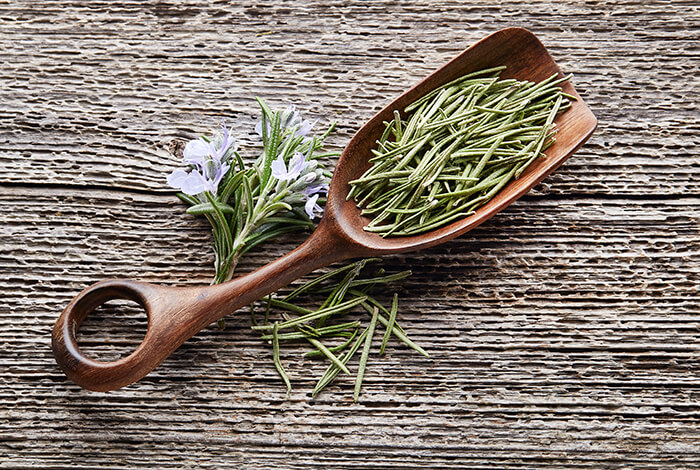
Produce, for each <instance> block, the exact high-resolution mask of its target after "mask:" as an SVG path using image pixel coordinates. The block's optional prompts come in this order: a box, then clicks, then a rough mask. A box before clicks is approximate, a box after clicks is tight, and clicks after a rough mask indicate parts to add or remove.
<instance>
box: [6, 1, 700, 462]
mask: <svg viewBox="0 0 700 470" xmlns="http://www.w3.org/2000/svg"><path fill="white" fill-rule="evenodd" d="M506 26H525V27H528V28H530V29H531V30H533V31H534V32H535V33H536V34H537V35H538V36H539V37H540V38H541V39H542V40H543V41H544V42H545V45H546V46H547V47H548V48H549V49H550V50H551V51H552V54H553V55H554V57H555V59H556V60H557V61H558V62H559V63H560V64H561V65H562V67H563V68H564V69H565V70H567V71H572V72H574V74H575V84H576V86H577V88H578V89H580V90H581V91H582V92H583V94H584V97H585V98H586V100H587V102H588V103H589V104H590V106H591V107H592V108H593V109H594V111H595V113H596V115H597V116H598V118H599V120H600V127H599V130H598V131H597V133H596V135H595V136H594V138H593V139H592V140H591V141H590V143H589V144H587V145H586V146H585V147H584V148H583V149H581V151H579V152H578V153H577V154H576V155H575V156H574V157H573V158H572V159H571V160H570V161H569V162H567V163H566V164H565V165H564V166H563V167H562V168H561V169H560V170H559V171H558V172H557V173H556V174H555V175H553V176H552V177H550V178H548V179H547V180H546V181H545V182H544V183H543V184H542V185H540V186H539V187H538V188H536V190H535V191H533V193H531V195H529V196H527V197H525V198H524V199H522V200H521V201H519V202H518V203H517V204H515V205H514V206H512V207H511V208H509V209H508V210H507V211H505V212H504V213H502V214H500V215H499V216H497V217H496V218H494V219H493V220H492V221H490V222H489V223H487V224H486V225H484V226H483V227H481V228H479V229H477V230H475V231H473V232H471V233H470V234H468V235H467V236H465V237H463V238H461V239H458V240H455V241H453V242H450V243H449V244H446V245H444V246H441V247H436V248H433V249H430V250H426V251H424V252H421V253H413V254H408V255H403V256H396V257H390V258H387V259H386V260H385V262H384V266H385V267H386V269H387V270H390V271H398V270H402V269H406V268H412V269H413V270H414V275H413V276H412V277H411V278H409V279H407V280H406V281H404V282H401V283H400V284H398V285H396V286H395V287H396V289H397V290H398V292H399V293H400V295H401V318H402V322H403V324H404V325H405V327H406V329H407V330H408V331H409V333H410V334H411V336H412V337H414V339H415V340H416V341H417V342H419V343H420V344H421V345H423V346H424V347H425V348H426V349H427V350H428V351H429V352H430V354H431V357H430V358H423V357H421V356H418V355H415V354H412V352H411V351H410V350H408V349H407V348H405V347H402V346H400V345H398V344H393V348H392V349H391V350H390V351H389V354H388V355H387V356H386V357H382V358H373V359H371V362H370V365H369V368H368V371H367V375H366V379H365V385H364V388H363V394H362V397H361V398H362V400H361V402H360V403H359V404H353V403H352V399H351V395H352V383H351V382H350V380H348V379H343V378H342V377H341V378H340V379H339V380H338V382H337V383H336V384H334V385H333V386H331V387H330V388H329V389H328V390H327V391H326V392H324V393H323V394H322V395H321V396H320V397H318V398H317V399H311V398H310V396H309V392H310V390H311V389H312V388H313V385H314V383H313V380H311V379H310V377H314V376H318V375H320V374H321V372H322V370H323V369H324V365H323V364H322V363H321V362H319V361H315V360H308V359H307V360H303V359H301V358H300V356H299V354H297V353H298V351H297V350H296V349H294V348H293V347H292V348H291V349H287V350H286V352H285V354H284V356H283V360H284V361H285V364H286V365H287V366H288V368H289V373H290V375H291V376H292V378H293V384H294V390H293V393H292V395H291V397H290V399H289V400H285V399H284V390H283V385H282V384H281V383H280V381H279V378H278V377H277V375H276V373H275V371H274V368H273V367H271V361H270V359H271V358H270V350H269V348H268V347H267V346H266V345H264V344H262V343H261V342H260V341H259V340H258V339H257V338H256V336H255V335H254V334H253V332H252V331H251V330H250V329H249V328H248V327H249V318H248V316H247V315H246V314H241V313H238V314H236V315H232V316H231V317H230V319H229V321H228V327H227V329H226V330H224V331H220V330H218V329H216V328H215V327H210V328H208V329H206V330H204V331H202V332H201V333H200V334H198V335H197V336H195V337H194V338H193V339H192V340H191V341H189V342H187V343H186V344H185V345H184V346H183V347H182V348H180V349H179V350H178V351H177V352H176V353H175V354H174V355H173V356H172V357H171V358H170V359H169V360H168V361H166V362H165V363H164V364H163V365H162V366H161V367H159V368H158V369H156V370H155V371H154V372H153V373H152V374H151V375H149V376H148V377H146V378H145V379H144V380H142V381H141V382H139V383H137V384H135V385H133V386H130V387H127V388H125V389H123V390H120V391H117V392H113V393H108V394H101V393H92V392H87V391H84V390H81V389H79V388H78V387H76V386H74V385H73V384H71V383H70V382H68V381H67V380H66V379H65V376H64V375H63V374H62V373H61V372H60V371H59V370H58V369H57V367H56V366H55V363H54V362H53V358H52V356H51V352H50V348H49V344H50V336H49V331H50V328H51V325H52V323H53V321H54V320H55V319H56V316H57V315H58V313H59V312H60V310H61V309H62V308H63V307H64V306H65V305H66V304H67V302H68V301H69V300H70V299H71V298H72V297H73V296H74V295H75V294H76V293H77V292H78V291H79V290H80V289H81V288H83V287H85V286H86V285H88V284H90V283H92V282H93V281H95V280H97V279H101V278H104V277H122V276H127V277H136V278H141V279H145V280H148V281H153V282H161V283H169V284H179V285H181V284H189V283H207V282H208V281H209V278H210V276H211V274H212V269H211V263H212V255H211V253H209V249H208V248H207V247H206V244H207V243H208V241H209V233H208V230H207V228H206V226H205V224H204V223H203V222H202V221H200V220H198V219H194V218H191V217H189V216H187V215H185V214H184V211H183V207H182V205H181V204H180V203H179V202H178V201H177V199H176V198H175V197H174V196H173V194H172V192H171V191H170V190H169V189H168V188H167V187H166V185H165V182H164V176H165V175H166V174H167V173H168V172H169V171H170V170H171V169H172V168H174V167H175V166H176V165H177V161H176V158H174V157H172V156H171V155H170V154H169V153H168V149H169V148H170V147H171V146H172V145H173V143H174V142H176V141H178V140H182V139H186V138H189V137H191V136H193V135H195V133H196V132H197V131H200V130H204V129H205V128H206V127H208V126H212V125H215V124H216V122H217V121H218V119H220V118H221V117H222V116H224V117H226V118H227V120H228V121H229V122H231V123H232V122H236V123H238V125H239V126H240V129H239V133H240V135H241V140H242V146H244V147H246V148H250V147H251V145H252V143H253V142H254V139H255V136H254V134H253V133H252V125H253V123H254V120H255V114H256V111H255V109H254V107H253V100H252V98H253V96H254V95H262V96H265V97H268V98H269V99H270V100H272V101H273V102H276V103H279V104H282V103H286V102H288V101H293V102H295V103H298V104H300V106H301V108H302V109H306V110H308V112H309V113H310V114H313V115H315V116H319V117H322V118H324V119H327V120H330V119H338V121H339V124H340V125H339V131H338V133H337V134H335V135H334V136H333V137H332V138H331V139H330V140H329V143H330V145H331V146H332V147H334V148H342V146H343V145H344V144H345V142H347V140H348V139H349V138H350V136H351V135H352V133H353V132H354V131H355V130H356V129H357V128H358V127H359V126H360V125H361V124H362V122H364V121H365V120H366V119H367V118H368V117H370V116H371V115H372V113H373V112H374V111H376V110H378V109H379V108H381V106H382V105H383V103H385V102H387V101H388V100H389V99H391V97H392V96H394V95H396V94H397V93H399V92H401V91H402V90H403V89H404V88H405V87H406V86H407V85H408V84H410V83H414V82H416V81H418V80H419V79H420V78H421V77H423V76H424V75H426V74H427V73H429V72H430V71H431V70H432V69H434V68H435V67H436V66H437V65H439V64H441V63H443V62H444V61H446V60H448V59H449V58H451V57H453V56H454V55H456V54H457V53H458V52H459V51H460V50H461V49H463V48H464V47H466V46H468V45H469V44H470V43H472V42H474V41H476V40H478V39H479V38H481V37H483V36H484V35H486V34H487V33H488V32H492V31H495V30H497V29H500V28H502V27H506ZM0 27H1V29H0V31H1V32H0V60H1V61H2V64H3V66H2V67H1V68H0V85H2V86H0V103H2V107H1V108H2V109H0V166H2V168H3V172H2V175H1V176H0V204H1V205H2V207H3V209H4V210H3V212H2V213H1V215H0V222H1V223H0V236H1V237H2V240H3V244H2V249H1V250H0V292H2V294H3V302H2V304H0V338H1V339H0V357H2V362H1V364H2V366H0V468H66V469H67V468H75V467H76V466H77V467H80V468H100V469H103V468H114V469H117V468H119V469H121V468H133V467H144V468H221V467H241V468H250V469H258V468H260V469H262V468H265V469H268V468H292V469H294V468H300V469H301V468H367V467H368V465H369V462H372V463H373V466H376V467H378V468H407V467H419V468H435V469H437V468H439V469H451V468H455V469H456V468H533V467H547V468H590V469H600V468H640V469H641V468H692V467H695V468H697V467H700V407H699V406H698V405H697V403H698V402H699V400H700V380H699V379H698V370H700V362H699V358H700V328H698V323H697V320H698V313H700V307H699V305H700V221H699V220H698V219H699V218H700V215H699V214H700V197H699V196H700V188H699V178H698V176H697V174H698V170H699V169H700V159H699V158H698V146H699V145H700V140H699V138H698V136H699V134H700V133H699V132H698V131H699V130H700V127H699V126H698V123H697V116H698V104H697V100H695V99H693V97H694V96H695V95H697V94H698V92H700V83H699V82H698V80H697V75H698V72H699V70H698V64H699V63H700V62H699V61H698V58H699V56H700V47H698V30H699V28H700V6H698V5H697V2H684V1H674V2H641V1H634V0H628V1H624V2H615V3H614V4H611V3H606V2H586V3H582V2H556V3H553V2H545V1H535V2H528V3H527V4H525V3H520V2H506V1H498V2H486V1H482V0H479V1H475V2H458V1H442V2H437V1H432V2H431V1H416V2H411V3H410V5H398V4H395V2H388V1H384V0H381V1H376V2H347V1H340V0H338V1H324V2H320V1H304V2H282V1H279V2H273V1H269V2H263V3H258V4H256V5H254V6H252V5H244V4H231V2H225V3H215V2H212V3H208V4H202V2H200V1H197V2H195V1H179V0H178V1H172V2H155V1H154V2H119V3H118V4H116V3H112V2H104V3H102V2H75V1H70V2H53V1H47V2H41V3H32V2H22V1H16V2H5V3H3V2H0ZM270 32H271V34H266V33H270ZM261 34H263V35H261ZM290 71H293V72H292V73H290ZM253 154H254V153H250V154H249V155H248V156H252V155H253ZM303 237H304V235H303V234H298V235H296V236H290V237H287V238H284V239H280V240H278V241H277V242H276V243H272V244H269V245H267V247H266V248H265V250H264V251H263V250H256V251H255V252H253V253H251V254H250V256H249V257H248V258H246V259H245V260H244V262H243V265H242V266H241V272H244V271H246V270H251V269H254V268H256V267H258V266H260V265H262V264H264V263H266V262H268V261H270V260H271V259H273V258H274V257H276V256H279V255H281V254H283V253H285V252H286V251H288V250H290V249H291V248H293V247H294V246H295V245H296V244H297V243H298V242H299V241H300V240H302V239H303ZM113 313H114V312H107V313H105V314H104V315H103V316H107V317H109V316H110V315H113ZM116 318H117V320H116V321H115V318H114V317H112V318H111V321H110V320H109V319H106V318H103V319H102V321H101V322H97V321H94V322H92V323H90V324H88V325H87V326H88V328H86V331H85V334H84V339H83V342H82V343H81V344H83V345H84V346H85V347H86V348H87V349H88V350H89V351H91V353H93V354H96V355H99V356H100V357H108V356H110V355H115V354H120V353H124V352H127V351H129V350H130V348H133V347H134V346H135V344H136V343H137V342H138V340H139V335H140V334H142V331H143V327H144V325H145V323H144V320H143V318H140V317H139V316H138V313H137V312H134V311H132V312H131V314H130V315H126V316H117V317H116ZM120 322H124V323H126V324H127V325H128V328H127V327H124V326H123V325H120V324H119V323H120ZM99 330H103V331H104V332H103V333H102V334H98V333H97V332H98V331H99ZM104 339H109V342H108V343H105V342H104Z"/></svg>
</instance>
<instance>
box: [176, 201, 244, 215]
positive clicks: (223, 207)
mask: <svg viewBox="0 0 700 470" xmlns="http://www.w3.org/2000/svg"><path fill="white" fill-rule="evenodd" d="M212 199H213V198H212ZM217 208H218V210H219V211H221V212H222V214H233V213H234V212H235V211H234V209H233V207H231V206H229V205H228V204H224V203H222V202H214V205H212V204H211V203H210V202H203V203H200V204H197V205H195V206H192V207H189V208H188V209H187V213H188V214H192V215H204V214H215V213H216V209H217Z"/></svg>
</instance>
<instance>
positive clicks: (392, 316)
mask: <svg viewBox="0 0 700 470" xmlns="http://www.w3.org/2000/svg"><path fill="white" fill-rule="evenodd" d="M374 308H375V310H376V309H377V307H374ZM398 310H399V294H394V299H393V300H392V302H391V313H389V323H388V324H387V325H386V331H385V332H384V337H383V338H382V345H381V347H380V348H379V355H380V356H381V355H382V354H384V348H386V344H387V342H388V341H389V337H390V336H391V331H392V330H393V329H394V323H396V312H398Z"/></svg>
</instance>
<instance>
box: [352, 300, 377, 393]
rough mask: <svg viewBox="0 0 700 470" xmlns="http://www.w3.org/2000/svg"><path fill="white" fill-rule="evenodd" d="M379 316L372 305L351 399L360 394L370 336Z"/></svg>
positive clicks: (370, 341) (369, 346)
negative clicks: (372, 309) (370, 317)
mask: <svg viewBox="0 0 700 470" xmlns="http://www.w3.org/2000/svg"><path fill="white" fill-rule="evenodd" d="M378 316H379V309H378V308H377V307H374V311H373V312H372V320H371V321H370V322H369V328H368V332H367V338H365V345H364V347H363V348H362V355H361V356H360V366H359V367H358V368H357V377H356V378H355V393H354V394H353V399H354V400H355V401H357V399H358V398H359V396H360V389H361V388H362V379H363V378H364V376H365V369H366V368H367V359H368V358H369V350H370V348H371V347H372V337H373V336H374V329H375V328H376V326H377V317H378Z"/></svg>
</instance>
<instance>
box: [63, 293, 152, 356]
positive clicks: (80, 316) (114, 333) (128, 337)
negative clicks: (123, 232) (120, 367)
mask: <svg viewBox="0 0 700 470" xmlns="http://www.w3.org/2000/svg"><path fill="white" fill-rule="evenodd" d="M66 311H70V313H69V314H68V316H67V317H66V318H65V321H66V323H67V324H66V325H65V326H66V327H67V328H66V329H64V330H63V331H64V332H65V333H66V334H65V335H64V336H65V338H64V340H65V341H66V342H67V343H70V344H72V345H73V346H72V348H73V349H74V350H75V353H74V354H78V355H80V356H83V357H85V358H86V359H88V360H94V361H99V362H115V361H118V360H119V359H122V358H124V357H128V356H129V355H131V354H132V353H133V352H134V351H135V350H136V349H137V348H138V347H139V346H140V345H141V344H142V343H143V340H144V338H145V336H146V333H147V331H148V327H149V326H150V312H149V308H148V304H147V301H146V297H145V295H144V291H143V285H142V284H141V283H136V282H131V281H120V280H108V281H102V282H98V283H97V284H94V285H92V286H90V287H88V288H87V289H85V290H84V291H83V292H81V293H80V294H79V295H78V296H77V297H76V298H75V300H74V301H73V302H72V303H71V305H69V306H68V308H67V309H66ZM65 313H67V312H64V315H65Z"/></svg>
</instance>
